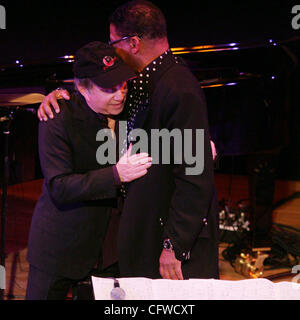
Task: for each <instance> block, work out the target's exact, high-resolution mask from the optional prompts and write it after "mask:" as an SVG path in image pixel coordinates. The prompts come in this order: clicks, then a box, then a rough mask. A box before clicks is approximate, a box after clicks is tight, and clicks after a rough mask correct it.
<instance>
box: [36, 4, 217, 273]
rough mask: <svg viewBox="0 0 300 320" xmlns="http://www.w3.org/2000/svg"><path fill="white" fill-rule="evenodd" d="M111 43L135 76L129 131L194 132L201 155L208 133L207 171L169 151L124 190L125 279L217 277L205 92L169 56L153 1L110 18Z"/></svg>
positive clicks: (41, 113)
mask: <svg viewBox="0 0 300 320" xmlns="http://www.w3.org/2000/svg"><path fill="white" fill-rule="evenodd" d="M110 40H111V41H110V43H111V44H112V45H113V46H114V47H116V48H117V50H118V52H119V54H120V55H121V56H122V58H123V59H124V61H126V62H127V63H128V64H129V65H130V66H132V67H133V68H135V70H136V72H137V78H136V79H135V80H133V82H132V83H131V87H130V88H129V95H128V100H127V107H128V110H129V113H128V127H129V131H130V130H131V129H134V128H143V129H144V130H146V131H147V133H148V137H151V130H153V129H163V128H164V129H168V130H169V131H168V132H171V131H172V130H173V129H178V130H180V132H181V133H182V136H184V130H185V129H188V130H191V132H192V138H191V139H190V141H189V142H188V143H189V144H190V151H192V154H193V155H195V154H196V156H197V153H198V156H199V152H198V151H199V150H198V149H197V147H198V145H197V144H198V143H199V141H197V139H196V130H197V129H203V130H204V143H203V150H201V155H203V156H204V169H203V171H201V172H198V173H197V174H188V173H187V172H188V170H187V169H189V167H191V166H190V165H189V164H188V163H187V161H186V160H187V159H186V158H184V159H183V163H181V164H177V163H175V162H174V157H176V154H175V153H174V148H172V147H171V150H173V153H172V155H171V159H173V160H172V161H173V162H171V163H170V164H163V163H161V162H160V163H159V164H156V165H153V166H152V167H151V168H150V169H149V172H148V175H147V176H144V177H142V178H141V179H139V180H136V181H134V182H131V183H130V184H129V185H128V186H127V188H126V197H125V203H124V208H123V212H122V217H121V223H120V234H119V265H120V273H121V276H123V277H149V278H159V277H163V278H169V279H184V278H185V279H186V278H218V277H219V271H218V219H217V217H218V211H217V195H216V189H215V184H214V176H213V160H212V152H211V147H210V138H209V128H208V120H207V110H206V102H205V98H204V95H203V91H202V90H201V88H200V86H199V83H198V81H197V79H196V78H195V77H194V76H193V75H192V74H191V72H190V70H189V69H188V68H187V67H186V66H185V65H184V63H182V62H181V61H179V59H176V57H175V56H174V55H173V54H172V52H171V51H170V49H169V43H168V39H167V31H166V21H165V18H164V16H163V14H162V12H161V11H160V9H159V8H157V7H156V6H154V5H153V4H152V3H150V2H147V1H131V2H128V3H126V4H125V5H123V6H121V7H119V8H118V9H117V10H116V11H115V12H114V13H113V15H112V16H111V19H110ZM58 94H59V95H64V96H66V92H64V91H62V92H59V93H54V94H52V95H50V96H49V97H48V98H47V99H46V100H45V102H44V103H43V105H42V107H41V108H40V110H39V116H40V118H41V117H43V116H44V112H45V109H46V110H47V103H49V101H52V103H53V99H54V97H58V96H57V95H58ZM149 145H151V140H150V141H149ZM171 146H172V143H171ZM160 147H162V145H160ZM173 147H174V146H173ZM160 150H161V148H160ZM197 150H198V151H197ZM152 156H154V155H152Z"/></svg>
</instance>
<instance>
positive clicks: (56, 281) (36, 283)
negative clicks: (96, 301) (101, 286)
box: [25, 263, 119, 300]
mask: <svg viewBox="0 0 300 320" xmlns="http://www.w3.org/2000/svg"><path fill="white" fill-rule="evenodd" d="M118 270H119V268H118V264H117V263H116V264H114V265H112V266H109V267H108V268H106V269H105V270H102V271H101V272H97V271H94V270H92V271H91V272H90V274H89V275H87V277H86V278H85V279H81V280H74V279H68V278H64V277H59V276H56V275H51V274H48V273H45V272H44V271H42V270H39V269H38V268H36V267H34V266H32V265H30V269H29V275H28V283H27V290H26V298H25V299H26V300H65V299H66V298H67V296H68V293H69V291H70V289H71V288H72V289H73V291H72V292H73V296H74V293H75V295H76V297H75V299H77V300H81V299H82V300H87V299H92V284H91V280H90V276H91V275H95V276H99V277H103V278H104V277H119V271H118ZM87 284H88V290H87ZM87 292H88V293H87ZM87 295H88V297H87Z"/></svg>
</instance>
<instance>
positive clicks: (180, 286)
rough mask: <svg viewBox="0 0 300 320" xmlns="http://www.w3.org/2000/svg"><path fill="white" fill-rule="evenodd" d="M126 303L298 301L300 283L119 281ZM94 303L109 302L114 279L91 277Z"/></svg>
mask: <svg viewBox="0 0 300 320" xmlns="http://www.w3.org/2000/svg"><path fill="white" fill-rule="evenodd" d="M118 281H119V284H120V287H121V288H122V289H123V290H124V291H125V294H126V296H125V300H300V284H298V283H294V282H279V283H274V282H272V281H270V280H268V279H263V278H260V279H246V280H238V281H237V280H235V281H229V280H215V279H189V280H167V279H154V280H152V279H148V278H119V279H118ZM92 284H93V290H94V295H95V299H96V300H111V297H110V292H111V290H112V289H113V287H114V280H113V279H108V278H98V277H92Z"/></svg>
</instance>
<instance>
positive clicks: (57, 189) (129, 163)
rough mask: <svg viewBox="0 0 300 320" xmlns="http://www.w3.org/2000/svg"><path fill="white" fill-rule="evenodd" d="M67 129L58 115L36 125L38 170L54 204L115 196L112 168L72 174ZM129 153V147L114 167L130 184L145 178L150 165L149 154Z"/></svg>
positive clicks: (122, 178) (121, 177)
mask: <svg viewBox="0 0 300 320" xmlns="http://www.w3.org/2000/svg"><path fill="white" fill-rule="evenodd" d="M66 126H67V124H66V123H63V117H62V116H61V115H58V116H57V117H56V118H55V119H53V120H51V121H48V122H40V124H39V155H40V161H41V167H42V171H43V174H44V178H45V182H46V186H47V188H48V191H49V193H50V195H51V197H52V199H53V200H54V202H55V203H57V204H58V205H66V204H70V203H74V202H81V201H89V200H100V199H105V198H113V197H115V196H116V195H117V185H116V183H115V178H114V170H113V167H112V166H110V167H106V168H99V169H96V170H90V171H88V172H84V173H76V172H74V166H73V158H72V146H71V143H70V139H69V137H68V133H67V132H66ZM130 151H131V150H130V148H129V149H128V151H127V153H125V155H124V156H123V157H122V158H120V160H119V161H118V163H117V164H116V165H115V166H114V168H115V171H117V173H118V174H119V177H120V180H121V181H122V182H129V181H132V180H134V179H137V178H139V177H141V176H143V175H145V174H146V173H147V169H148V168H149V167H150V166H151V164H152V163H151V158H150V157H148V154H146V153H141V154H137V155H133V156H130ZM95 152H96V151H95Z"/></svg>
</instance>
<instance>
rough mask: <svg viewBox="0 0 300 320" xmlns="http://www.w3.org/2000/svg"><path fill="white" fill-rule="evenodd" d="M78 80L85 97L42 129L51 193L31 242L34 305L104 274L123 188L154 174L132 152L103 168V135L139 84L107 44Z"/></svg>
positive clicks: (94, 46) (77, 72)
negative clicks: (131, 83) (130, 86)
mask: <svg viewBox="0 0 300 320" xmlns="http://www.w3.org/2000/svg"><path fill="white" fill-rule="evenodd" d="M74 76H75V85H76V89H77V91H76V92H74V93H73V94H72V96H71V99H70V100H69V101H61V105H62V106H63V107H62V110H63V111H62V112H61V113H60V114H59V115H58V116H57V117H56V118H55V119H53V121H51V122H47V123H45V122H41V123H40V125H39V155H40V162H41V167H42V172H43V175H44V185H43V192H42V195H41V197H40V199H39V201H38V202H37V204H36V207H35V210H34V214H33V218H32V223H31V229H30V235H29V243H28V256H27V259H28V261H29V263H30V271H29V277H28V287H27V292H26V299H27V300H46V299H48V300H52V299H55V300H60V299H65V298H66V296H67V293H68V291H69V289H70V287H71V286H72V285H74V284H76V283H77V282H78V281H79V280H81V279H85V278H86V277H87V276H89V275H90V274H91V273H92V272H95V268H97V269H96V270H97V272H98V274H99V273H100V274H101V272H102V271H103V270H102V268H103V250H102V248H103V242H104V240H105V234H106V231H107V228H108V226H109V221H110V217H111V214H112V211H113V210H114V211H116V210H117V209H113V208H117V196H118V188H119V186H120V182H121V181H122V182H129V181H132V180H134V179H136V178H139V177H141V176H143V175H145V174H146V173H147V169H148V168H149V167H150V166H151V159H150V158H149V157H148V154H146V153H141V154H136V155H134V156H130V150H128V152H127V153H126V154H125V155H124V156H123V157H121V158H120V160H119V161H118V163H117V164H115V165H108V164H106V165H100V164H99V163H98V162H97V160H96V151H97V149H98V147H99V144H101V142H99V141H98V142H97V141H96V135H97V132H98V131H99V130H101V129H103V128H110V129H114V127H115V124H116V120H115V117H116V116H117V115H119V114H120V113H121V112H122V110H123V107H124V103H125V99H126V94H127V84H126V81H127V80H129V79H131V78H132V77H135V74H134V72H133V71H132V70H131V69H130V68H129V67H128V66H127V65H126V64H124V63H123V61H122V60H121V59H120V58H119V56H118V55H117V54H116V51H115V49H114V48H113V47H111V46H109V45H106V44H104V43H101V42H92V43H89V44H87V45H86V46H84V47H82V48H81V49H79V50H78V52H77V54H76V57H75V63H74ZM116 126H117V124H116ZM102 143H103V142H102ZM126 160H127V161H126ZM112 258H114V257H112ZM113 262H115V261H114V260H112V261H111V263H113Z"/></svg>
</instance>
